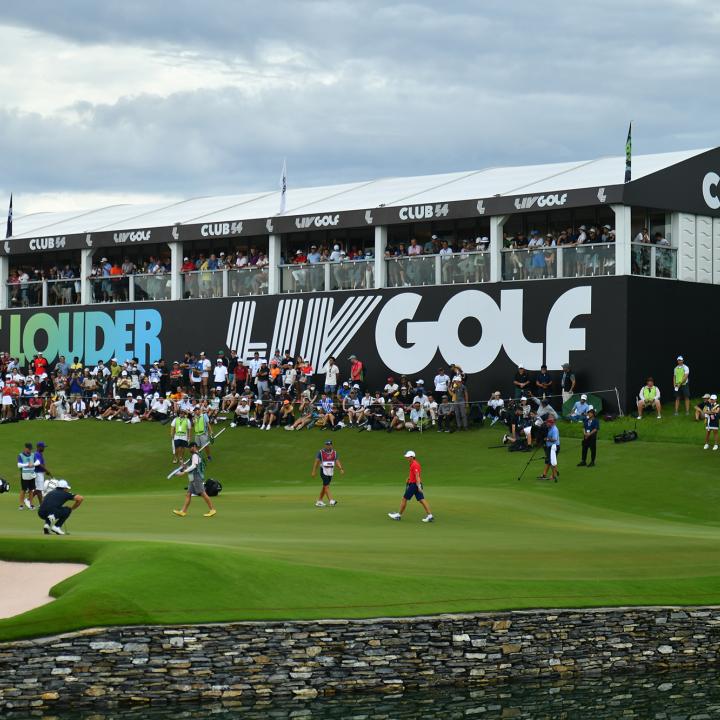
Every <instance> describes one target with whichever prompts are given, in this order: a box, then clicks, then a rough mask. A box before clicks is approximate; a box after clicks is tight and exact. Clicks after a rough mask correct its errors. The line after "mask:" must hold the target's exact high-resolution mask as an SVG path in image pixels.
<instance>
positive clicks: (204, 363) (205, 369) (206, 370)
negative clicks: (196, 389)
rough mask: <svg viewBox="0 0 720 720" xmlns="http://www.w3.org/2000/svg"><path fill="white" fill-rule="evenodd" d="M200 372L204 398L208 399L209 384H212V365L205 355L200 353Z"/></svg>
mask: <svg viewBox="0 0 720 720" xmlns="http://www.w3.org/2000/svg"><path fill="white" fill-rule="evenodd" d="M198 365H199V370H200V384H201V387H202V396H203V398H207V396H208V383H209V382H210V370H212V363H211V362H210V361H209V360H208V359H207V357H205V353H204V352H201V353H200V362H199V363H198Z"/></svg>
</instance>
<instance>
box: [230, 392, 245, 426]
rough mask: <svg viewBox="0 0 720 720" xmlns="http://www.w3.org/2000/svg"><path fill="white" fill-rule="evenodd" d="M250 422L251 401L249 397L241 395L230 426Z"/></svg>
mask: <svg viewBox="0 0 720 720" xmlns="http://www.w3.org/2000/svg"><path fill="white" fill-rule="evenodd" d="M249 424H250V401H249V400H248V398H247V397H245V396H244V397H241V398H240V400H239V401H238V403H237V405H236V406H235V416H234V419H233V421H232V422H231V423H230V427H233V428H234V427H238V425H245V426H247V425H249Z"/></svg>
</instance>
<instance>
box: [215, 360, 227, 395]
mask: <svg viewBox="0 0 720 720" xmlns="http://www.w3.org/2000/svg"><path fill="white" fill-rule="evenodd" d="M227 377H228V369H227V366H226V365H225V364H224V363H223V361H222V358H218V359H217V360H216V361H215V368H214V369H213V383H214V385H215V391H216V392H217V393H218V394H220V395H224V394H225V384H226V383H227Z"/></svg>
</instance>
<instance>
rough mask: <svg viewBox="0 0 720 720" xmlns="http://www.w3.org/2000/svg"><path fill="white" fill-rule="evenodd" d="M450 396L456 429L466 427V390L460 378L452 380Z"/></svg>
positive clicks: (467, 400) (467, 399)
mask: <svg viewBox="0 0 720 720" xmlns="http://www.w3.org/2000/svg"><path fill="white" fill-rule="evenodd" d="M450 397H451V398H452V401H453V409H454V410H455V424H456V425H457V429H458V430H467V429H468V413H467V411H468V402H469V398H468V391H467V387H465V385H464V384H463V382H462V380H453V382H452V385H451V386H450Z"/></svg>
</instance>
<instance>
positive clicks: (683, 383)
mask: <svg viewBox="0 0 720 720" xmlns="http://www.w3.org/2000/svg"><path fill="white" fill-rule="evenodd" d="M673 388H674V390H675V414H676V415H678V414H679V411H680V398H681V397H683V398H685V414H686V415H689V414H690V368H689V367H688V366H687V365H686V364H685V360H684V358H683V356H682V355H678V357H677V360H676V362H675V367H674V368H673Z"/></svg>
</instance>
